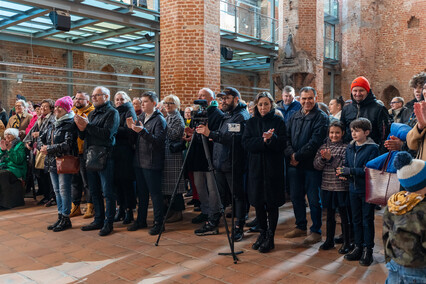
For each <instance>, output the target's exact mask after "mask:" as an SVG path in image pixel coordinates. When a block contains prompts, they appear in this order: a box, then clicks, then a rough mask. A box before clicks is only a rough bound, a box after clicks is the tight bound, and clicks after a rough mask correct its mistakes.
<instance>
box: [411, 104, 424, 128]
mask: <svg viewBox="0 0 426 284" xmlns="http://www.w3.org/2000/svg"><path fill="white" fill-rule="evenodd" d="M414 113H415V114H416V117H417V127H418V128H419V129H420V130H423V129H425V128H426V102H425V101H422V102H418V103H415V104H414Z"/></svg>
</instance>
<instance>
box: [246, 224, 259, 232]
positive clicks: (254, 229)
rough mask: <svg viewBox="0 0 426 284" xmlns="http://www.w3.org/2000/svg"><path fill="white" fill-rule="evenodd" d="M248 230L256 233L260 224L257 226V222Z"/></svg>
mask: <svg viewBox="0 0 426 284" xmlns="http://www.w3.org/2000/svg"><path fill="white" fill-rule="evenodd" d="M248 231H249V233H258V232H260V226H259V224H257V225H256V226H254V227H251V228H250V229H249V230H248Z"/></svg>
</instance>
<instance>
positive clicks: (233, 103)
mask: <svg viewBox="0 0 426 284" xmlns="http://www.w3.org/2000/svg"><path fill="white" fill-rule="evenodd" d="M218 97H222V100H223V104H222V110H223V112H224V113H225V115H224V116H223V117H222V121H221V123H220V126H219V128H218V130H216V131H210V129H209V128H208V126H206V125H200V126H198V127H197V129H196V131H197V133H200V134H202V135H204V136H206V137H208V138H209V139H212V140H213V143H214V145H213V166H214V168H215V170H216V179H217V184H218V187H219V191H220V193H221V195H222V196H224V195H226V194H227V193H228V192H230V188H231V186H232V185H233V198H234V200H235V208H233V209H234V210H235V215H236V218H237V224H236V227H235V235H234V239H235V241H240V240H242V238H243V228H244V224H245V215H246V202H245V194H244V187H243V171H244V168H245V167H244V158H245V157H246V155H245V153H244V149H243V147H242V145H241V137H242V134H243V131H244V126H245V123H246V121H247V120H248V119H249V118H250V114H249V113H248V111H247V106H246V105H245V104H243V103H241V102H240V98H241V95H240V93H239V92H238V90H237V89H235V88H232V87H227V88H225V89H224V90H223V92H222V93H220V94H218ZM232 123H235V124H239V125H240V131H239V132H235V133H232V132H230V131H228V126H229V124H232ZM233 135H234V136H235V137H234V138H233V137H232V136H233ZM233 141H234V153H232V142H233ZM233 155H234V160H233V162H234V164H233V165H232V156H233ZM232 167H233V168H234V178H233V180H232ZM218 223H219V222H217V223H215V224H210V223H207V224H206V225H205V226H204V227H203V228H201V229H199V230H196V231H195V234H197V235H203V234H205V232H210V231H212V230H213V231H217V226H218Z"/></svg>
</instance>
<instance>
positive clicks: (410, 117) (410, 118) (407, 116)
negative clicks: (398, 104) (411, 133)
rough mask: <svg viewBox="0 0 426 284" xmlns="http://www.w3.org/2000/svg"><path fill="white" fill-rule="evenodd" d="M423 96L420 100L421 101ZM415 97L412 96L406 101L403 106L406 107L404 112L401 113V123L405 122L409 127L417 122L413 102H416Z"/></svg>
mask: <svg viewBox="0 0 426 284" xmlns="http://www.w3.org/2000/svg"><path fill="white" fill-rule="evenodd" d="M423 99H424V98H423V96H422V98H421V100H420V101H423ZM417 102H418V101H417V99H416V98H414V99H412V100H411V101H409V102H408V103H406V104H405V107H406V108H407V109H406V110H404V112H403V113H402V114H401V123H404V124H407V125H409V126H411V127H414V125H416V123H417V118H416V115H415V114H414V104H415V103H417Z"/></svg>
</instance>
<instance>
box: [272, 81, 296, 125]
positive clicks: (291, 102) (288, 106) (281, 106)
mask: <svg viewBox="0 0 426 284" xmlns="http://www.w3.org/2000/svg"><path fill="white" fill-rule="evenodd" d="M295 95H296V92H295V91H294V88H293V87H292V86H285V87H284V89H283V93H282V100H281V101H278V102H277V109H278V110H280V111H281V112H282V114H283V116H284V121H285V122H286V123H287V122H288V121H289V120H290V118H291V116H292V115H293V114H294V113H295V112H297V111H298V110H299V109H301V108H302V105H301V104H300V102H298V101H297V100H295V98H294V97H295Z"/></svg>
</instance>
